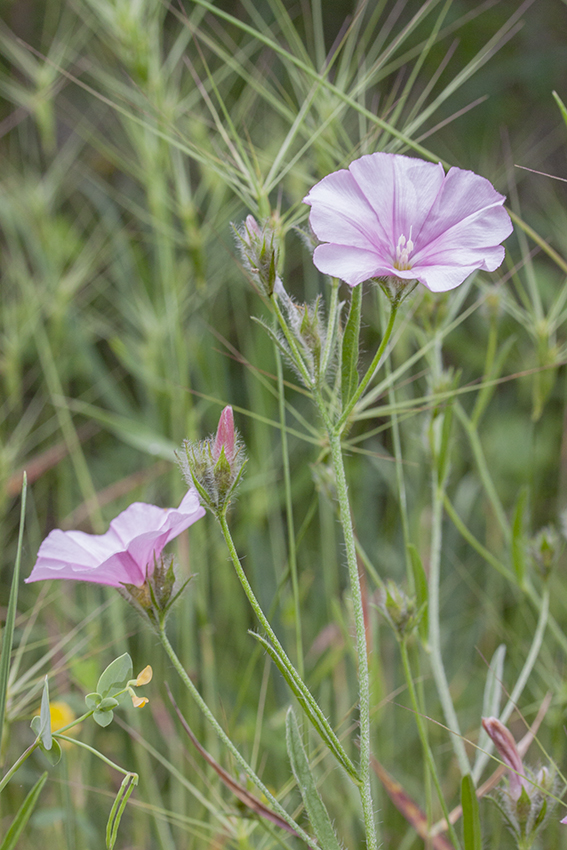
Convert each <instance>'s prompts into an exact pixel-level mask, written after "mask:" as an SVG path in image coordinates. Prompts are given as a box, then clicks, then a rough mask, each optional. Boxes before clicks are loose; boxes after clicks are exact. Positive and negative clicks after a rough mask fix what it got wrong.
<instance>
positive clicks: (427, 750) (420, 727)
mask: <svg viewBox="0 0 567 850" xmlns="http://www.w3.org/2000/svg"><path fill="white" fill-rule="evenodd" d="M400 650H401V653H402V663H403V666H404V674H405V677H406V684H407V686H408V692H409V695H410V700H411V704H412V708H413V710H414V713H415V720H416V723H417V731H418V733H419V738H420V741H421V746H422V747H423V752H424V755H425V758H426V760H427V764H428V765H429V769H430V771H431V776H432V778H433V783H434V785H435V790H436V791H437V796H438V798H439V803H440V805H441V810H442V812H443V817H444V818H445V821H446V822H447V827H448V830H449V834H450V836H451V840H452V842H453V844H454V845H455V847H460V842H459V839H458V837H457V833H456V832H455V828H454V826H453V824H452V823H451V821H450V820H449V810H448V809H447V804H446V803H445V798H444V796H443V791H442V789H441V783H440V782H439V777H438V775H437V767H436V765H435V760H434V758H433V753H432V752H431V747H430V746H429V742H428V740H427V732H426V729H425V726H424V724H423V718H422V712H421V709H420V706H419V703H418V700H417V694H416V692H415V687H414V683H413V676H412V672H411V665H410V660H409V656H408V649H407V643H406V640H405V638H402V640H401V641H400Z"/></svg>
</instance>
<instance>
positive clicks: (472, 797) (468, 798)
mask: <svg viewBox="0 0 567 850" xmlns="http://www.w3.org/2000/svg"><path fill="white" fill-rule="evenodd" d="M461 805H462V807H463V844H464V847H465V850H482V832H481V829H480V815H479V810H478V800H477V798H476V793H475V787H474V782H473V781H472V777H471V776H470V774H468V773H467V775H466V776H463V781H462V783H461Z"/></svg>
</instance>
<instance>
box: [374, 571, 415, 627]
mask: <svg viewBox="0 0 567 850" xmlns="http://www.w3.org/2000/svg"><path fill="white" fill-rule="evenodd" d="M378 608H379V609H380V610H381V611H382V613H383V614H384V616H385V617H386V619H387V620H388V622H389V623H390V625H391V626H392V628H393V629H394V631H395V632H396V635H397V637H399V638H405V637H407V636H408V635H410V634H411V633H412V631H413V630H414V628H415V627H416V626H417V624H418V622H419V612H418V611H417V605H416V601H415V599H413V598H411V597H409V596H408V595H407V593H406V592H405V591H404V590H402V588H401V587H398V585H397V584H396V583H395V582H393V581H390V580H389V581H387V582H386V584H385V585H384V587H383V589H382V590H381V591H380V595H379V597H378Z"/></svg>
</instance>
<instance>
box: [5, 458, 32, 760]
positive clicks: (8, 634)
mask: <svg viewBox="0 0 567 850" xmlns="http://www.w3.org/2000/svg"><path fill="white" fill-rule="evenodd" d="M27 486H28V479H27V475H26V473H25V472H24V480H23V482H22V501H21V505H20V530H19V533H18V549H17V552H16V561H15V564H14V572H13V573H12V586H11V588H10V598H9V600H8V611H7V613H6V623H5V624H4V631H3V633H2V652H1V654H0V747H1V745H2V733H3V730H4V714H5V711H6V694H7V691H8V676H9V673H10V658H11V655H12V643H13V640H14V623H15V621H16V606H17V603H18V584H19V581H20V564H21V561H22V545H23V539H24V521H25V516H26V494H27Z"/></svg>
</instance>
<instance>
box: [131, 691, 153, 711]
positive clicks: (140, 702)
mask: <svg viewBox="0 0 567 850" xmlns="http://www.w3.org/2000/svg"><path fill="white" fill-rule="evenodd" d="M148 702H149V699H148V698H147V697H137V696H136V694H132V705H133V706H134V708H143V707H144V706H145V705H146V703H148Z"/></svg>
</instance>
